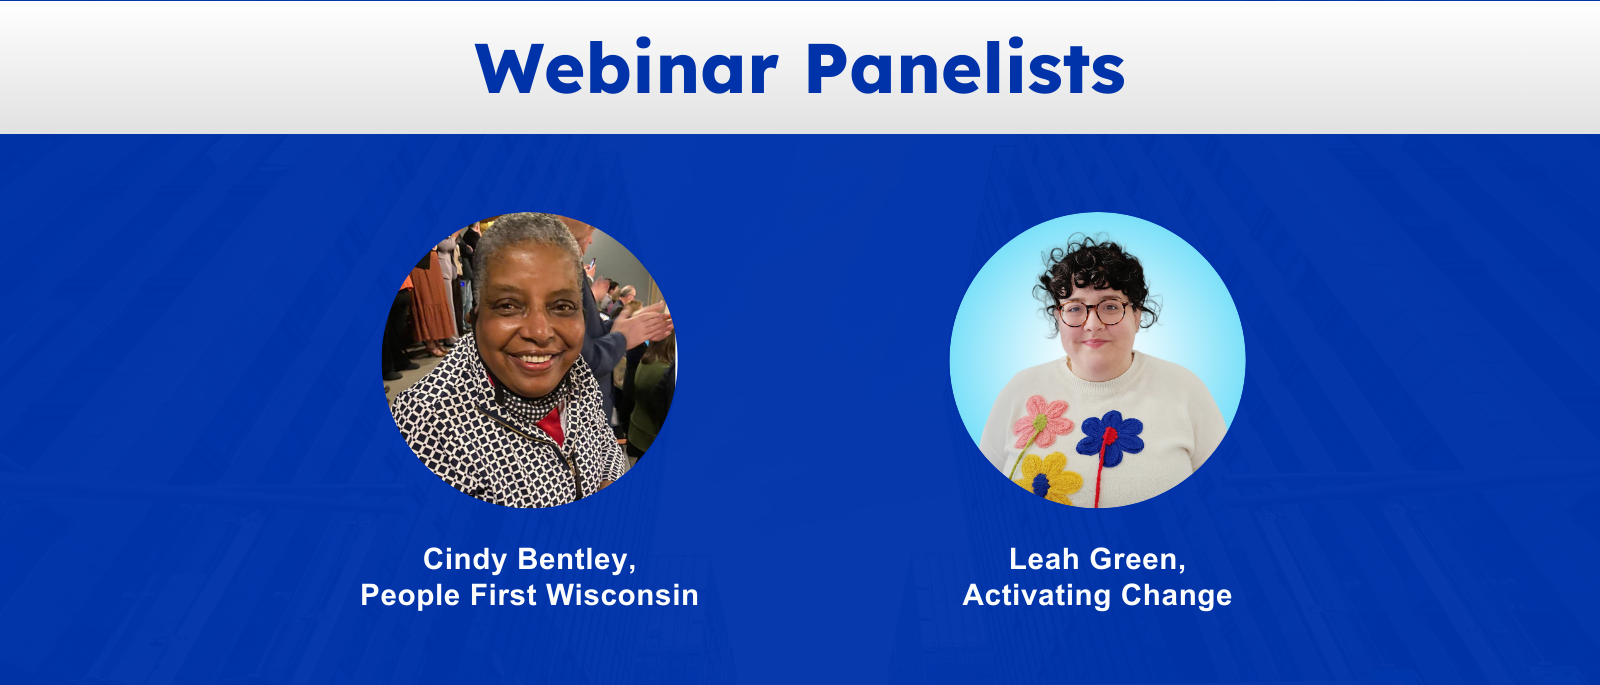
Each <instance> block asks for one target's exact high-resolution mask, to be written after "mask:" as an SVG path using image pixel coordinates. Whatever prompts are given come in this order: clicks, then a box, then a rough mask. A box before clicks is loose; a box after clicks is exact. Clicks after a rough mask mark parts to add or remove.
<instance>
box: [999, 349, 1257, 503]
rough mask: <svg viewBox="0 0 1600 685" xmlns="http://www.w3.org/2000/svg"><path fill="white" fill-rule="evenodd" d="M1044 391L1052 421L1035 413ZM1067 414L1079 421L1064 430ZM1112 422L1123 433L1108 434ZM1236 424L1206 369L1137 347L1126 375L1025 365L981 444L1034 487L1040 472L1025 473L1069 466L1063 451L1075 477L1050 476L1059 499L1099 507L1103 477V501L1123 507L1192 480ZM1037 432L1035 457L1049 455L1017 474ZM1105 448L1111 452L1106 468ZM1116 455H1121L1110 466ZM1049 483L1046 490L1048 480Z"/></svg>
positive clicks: (1060, 362) (1003, 394)
mask: <svg viewBox="0 0 1600 685" xmlns="http://www.w3.org/2000/svg"><path fill="white" fill-rule="evenodd" d="M1035 396H1038V397H1039V398H1041V399H1042V401H1041V400H1035V401H1034V407H1033V409H1040V408H1041V407H1046V409H1045V410H1044V411H1043V413H1044V414H1045V415H1046V416H1045V417H1044V418H1039V413H1036V412H1034V411H1030V408H1029V406H1028V405H1029V399H1030V398H1032V397H1035ZM1062 401H1064V402H1066V404H1067V407H1066V411H1064V412H1061V411H1058V410H1059V407H1060V405H1059V404H1052V403H1056V402H1062ZM1112 412H1117V413H1116V414H1112ZM1052 414H1053V415H1054V416H1052ZM1052 419H1054V420H1052ZM1061 419H1066V420H1069V421H1071V422H1072V427H1071V429H1070V430H1067V431H1066V432H1064V433H1059V434H1058V432H1059V431H1060V430H1063V429H1064V426H1063V424H1062V421H1061ZM1107 426H1110V428H1111V430H1113V431H1117V433H1111V432H1108V431H1107V430H1106V428H1107ZM1036 427H1043V428H1044V430H1045V431H1047V432H1050V435H1049V436H1048V437H1046V436H1045V435H1043V434H1039V435H1038V436H1037V437H1035V434H1036V433H1040V430H1039V429H1038V428H1036ZM1052 429H1054V430H1052ZM1227 430H1228V426H1227V424H1226V423H1225V422H1224V421H1223V419H1222V412H1221V410H1219V409H1217V403H1216V401H1215V400H1213V399H1211V392H1210V391H1209V390H1207V389H1206V386H1205V384H1204V383H1202V382H1201V381H1200V378H1199V377H1198V376H1195V375H1194V373H1192V372H1190V371H1189V370H1188V369H1185V368H1183V367H1182V366H1179V365H1177V364H1174V363H1172V362H1168V361H1162V360H1160V359H1157V358H1155V357H1152V356H1150V355H1148V354H1144V353H1142V352H1139V351H1137V350H1136V351H1134V354H1133V365H1132V366H1131V367H1129V368H1128V370H1127V372H1125V373H1123V374H1122V375H1121V376H1119V377H1117V378H1115V379H1112V380H1109V381H1105V382H1103V383H1092V382H1089V381H1086V380H1083V379H1081V378H1078V377H1077V376H1075V375H1073V374H1072V371H1071V370H1069V369H1068V368H1067V358H1066V357H1062V358H1060V359H1057V360H1055V361H1053V362H1050V363H1048V364H1040V365H1039V366H1035V367H1032V368H1028V369H1023V370H1022V371H1021V372H1019V373H1018V374H1017V375H1016V376H1015V377H1013V378H1012V379H1011V382H1010V383H1007V384H1006V387H1005V389H1003V390H1001V391H1000V397H999V398H997V399H996V400H995V403H994V408H993V409H991V410H990V411H989V422H988V423H987V424H985V425H984V427H983V438H982V440H980V441H979V444H978V448H979V449H980V450H982V451H983V454H984V456H985V457H988V458H989V462H990V463H992V464H994V466H995V468H997V469H1000V472H1001V473H1002V474H1005V475H1007V476H1009V477H1011V478H1013V479H1015V480H1019V481H1022V480H1026V481H1027V483H1026V484H1024V485H1023V487H1029V488H1030V489H1033V488H1031V486H1030V485H1029V484H1031V483H1033V482H1034V479H1035V478H1037V477H1038V476H1035V475H1031V474H1030V475H1027V476H1026V478H1025V473H1026V472H1027V471H1029V469H1028V468H1027V467H1028V466H1029V465H1030V464H1032V465H1033V466H1034V469H1033V471H1034V472H1037V471H1038V466H1040V465H1041V464H1042V465H1044V466H1045V467H1046V470H1049V468H1050V466H1051V465H1053V464H1059V463H1060V460H1059V458H1058V459H1050V458H1049V457H1050V455H1052V454H1054V453H1057V452H1059V453H1061V454H1062V455H1064V456H1065V457H1066V467H1065V471H1066V472H1069V475H1066V476H1065V477H1064V480H1063V477H1061V476H1060V475H1059V473H1058V474H1057V475H1056V477H1053V478H1049V479H1048V480H1050V481H1052V482H1054V483H1055V484H1056V487H1055V490H1056V492H1055V493H1053V494H1054V495H1055V496H1053V497H1050V499H1052V500H1056V501H1063V499H1064V498H1063V495H1065V498H1070V501H1071V503H1072V505H1073V506H1079V507H1092V506H1095V504H1094V503H1095V488H1096V479H1097V478H1098V479H1099V483H1098V486H1099V505H1100V506H1101V507H1102V508H1103V507H1120V506H1122V505H1125V504H1133V503H1135V502H1142V501H1144V500H1147V499H1150V498H1151V497H1155V496H1156V495H1159V494H1161V493H1163V492H1166V491H1167V490H1168V489H1170V488H1172V487H1173V486H1175V485H1177V484H1178V483H1180V482H1183V479H1185V478H1188V477H1189V474H1191V473H1194V472H1195V470H1197V469H1199V468H1200V465H1201V464H1204V463H1205V461H1206V458H1207V457H1210V456H1211V452H1212V451H1213V450H1215V449H1216V448H1217V445H1218V444H1220V443H1221V442H1222V435H1223V433H1225V432H1227ZM1030 437H1032V438H1033V444H1031V445H1029V446H1028V448H1027V454H1028V455H1038V456H1039V457H1040V460H1039V461H1038V462H1030V461H1024V462H1023V463H1022V464H1021V465H1019V466H1018V467H1017V468H1016V473H1015V475H1012V467H1013V465H1014V464H1017V461H1018V460H1019V459H1021V458H1022V457H1023V456H1024V455H1023V450H1022V449H1021V445H1020V443H1021V442H1023V441H1026V440H1028V439H1029V438H1030ZM1045 442H1049V443H1050V444H1048V445H1044V444H1043V443H1045ZM1140 443H1142V445H1141V444H1140ZM1102 447H1105V448H1106V450H1107V451H1108V452H1109V453H1110V454H1108V455H1107V459H1106V463H1107V466H1106V467H1105V468H1103V469H1102V468H1101V467H1100V461H1101V448H1102ZM1083 452H1089V453H1088V454H1084V453H1083ZM1117 452H1120V455H1118V454H1115V453H1117ZM1117 456H1120V458H1121V461H1120V462H1118V463H1116V464H1115V465H1114V466H1113V465H1111V464H1112V462H1113V461H1114V460H1115V457H1117ZM1070 473H1076V474H1077V475H1078V476H1079V477H1081V478H1082V486H1081V487H1080V488H1078V489H1076V490H1075V491H1072V492H1070V493H1064V492H1062V490H1063V489H1070V488H1071V484H1074V483H1076V482H1077V481H1076V480H1075V479H1073V478H1072V476H1071V475H1070ZM1040 485H1041V486H1043V487H1041V489H1045V488H1047V485H1046V484H1045V483H1044V481H1040ZM1037 491H1038V490H1036V492H1037ZM1041 496H1042V495H1041Z"/></svg>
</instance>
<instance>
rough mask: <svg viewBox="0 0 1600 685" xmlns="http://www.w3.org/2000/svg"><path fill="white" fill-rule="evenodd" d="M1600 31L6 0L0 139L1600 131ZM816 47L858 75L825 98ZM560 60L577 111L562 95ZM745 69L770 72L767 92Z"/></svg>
mask: <svg viewBox="0 0 1600 685" xmlns="http://www.w3.org/2000/svg"><path fill="white" fill-rule="evenodd" d="M1597 27H1600V5H1596V4H1591V3H1550V4H1544V3H1476V2H1469V3H1463V2H1447V3H1364V2H1363V3H1300V2H1295V3H1254V2H1248V3H1232V2H1229V3H1202V2H1172V3H1164V2H1132V3H1059V4H1038V3H1016V4H1009V3H1008V4H978V3H971V4H969V3H774V4H755V3H750V4H742V3H741V4H731V3H654V2H647V3H631V2H630V3H536V2H522V3H435V2H417V3H412V2H393V3H391V2H372V3H367V2H361V3H343V2H336V3H277V2H271V3H188V2H183V3H137V2H135V3H6V4H0V94H3V95H0V97H3V99H4V101H5V103H6V105H7V106H5V107H4V108H3V109H0V132H4V133H1596V132H1600V116H1597V115H1600V111H1597V107H1596V105H1597V90H1600V86H1597V85H1596V84H1597V83H1600V40H1596V39H1595V38H1594V35H1593V34H1594V32H1595V30H1596V28H1597ZM640 36H647V37H649V39H650V46H649V47H648V48H643V49H641V48H639V47H636V40H637V39H638V38H639V37H640ZM1013 36H1016V37H1018V38H1021V39H1022V41H1023V45H1022V47H1020V48H1015V49H1013V48H1011V47H1010V45H1009V43H1008V42H1009V41H1010V39H1011V38H1012V37H1013ZM590 41H602V42H603V47H604V54H606V55H614V56H616V57H618V58H620V59H619V60H617V61H625V62H626V64H627V65H629V67H630V72H631V73H630V80H629V82H628V84H627V86H626V88H624V89H623V90H622V92H620V93H616V94H610V93H604V92H601V93H593V92H590V73H591V71H592V69H591V65H590V62H591V55H590ZM988 41H998V52H996V53H994V57H993V58H991V56H990V54H989V52H988V51H989V50H990V49H991V48H989V47H988V46H987V42H988ZM479 43H483V44H486V45H487V46H488V48H489V52H490V53H491V55H492V64H494V65H498V64H499V63H500V62H501V60H502V55H503V53H504V51H505V50H515V51H516V53H517V55H518V58H519V59H522V60H526V59H527V58H528V53H529V46H530V44H540V45H543V48H542V54H541V61H540V62H539V63H538V70H537V71H536V72H535V73H534V75H533V78H532V79H531V80H530V81H528V83H530V84H531V86H530V88H529V92H527V93H521V92H518V86H517V84H516V83H515V82H514V79H513V78H512V76H511V75H507V76H506V77H505V79H504V82H503V84H502V86H503V87H502V88H501V91H500V92H498V93H490V92H489V88H488V85H487V83H486V78H485V75H484V73H483V69H482V65H481V64H480V59H479V55H478V51H477V49H476V48H475V46H476V45H477V44H479ZM813 43H816V44H829V45H834V46H837V48H838V49H839V50H840V51H842V52H843V53H844V55H845V57H846V59H845V63H844V64H841V65H840V66H842V67H844V68H843V69H842V70H841V71H840V73H839V74H838V75H837V76H832V77H828V78H822V79H821V81H820V83H821V91H822V92H820V93H810V92H808V85H809V79H808V62H809V61H808V55H809V53H810V49H809V46H810V44H813ZM1074 46H1078V47H1080V48H1081V52H1082V54H1083V55H1084V56H1085V57H1084V59H1085V60H1086V61H1092V60H1096V59H1097V58H1099V57H1102V56H1107V55H1111V56H1114V57H1115V58H1117V60H1116V61H1118V62H1120V64H1117V65H1115V66H1112V65H1111V64H1109V63H1099V64H1098V66H1099V67H1101V68H1103V69H1104V70H1106V71H1114V72H1116V73H1117V74H1118V75H1119V76H1120V78H1121V80H1122V83H1121V87H1120V88H1119V89H1117V90H1116V92H1112V93H1109V94H1107V93H1101V92H1096V91H1095V90H1094V89H1093V86H1094V85H1095V84H1100V85H1101V86H1102V87H1103V88H1104V87H1109V86H1110V85H1111V84H1110V81H1108V80H1106V79H1104V78H1097V76H1096V74H1097V72H1099V71H1100V69H1097V68H1096V65H1095V64H1089V65H1088V66H1083V67H1080V68H1079V69H1081V73H1082V91H1083V92H1078V93H1073V92H1070V77H1069V72H1070V71H1071V69H1070V68H1069V67H1068V66H1067V65H1065V64H1060V62H1064V61H1067V60H1066V58H1068V57H1069V56H1070V53H1071V51H1072V49H1073V47H1074ZM560 55H570V56H572V57H573V58H575V60H576V61H577V62H578V63H579V64H580V66H581V68H582V69H583V70H584V76H583V77H580V78H565V79H563V80H562V81H556V82H554V83H556V84H560V83H563V82H570V83H575V84H578V85H580V86H581V88H580V90H579V91H578V92H576V93H572V94H561V93H558V92H556V90H553V89H552V88H553V86H552V82H551V81H549V80H547V74H548V72H549V68H550V67H551V62H552V60H555V59H556V58H557V57H558V56H560ZM670 55H688V56H690V57H692V58H693V59H694V60H695V62H696V65H697V71H701V70H703V67H704V65H705V62H706V61H707V60H710V59H712V58H714V57H716V56H718V55H724V56H735V55H737V56H739V58H740V59H739V62H740V66H741V69H742V72H743V73H742V74H741V76H742V78H741V80H740V84H741V89H742V90H743V92H740V93H733V92H728V93H715V92H711V90H712V89H711V88H710V87H708V84H707V83H705V80H704V78H703V76H704V74H703V73H697V74H696V75H695V76H696V80H697V81H699V87H698V88H697V91H696V92H695V93H685V92H683V90H684V88H683V86H682V78H683V73H682V69H675V70H673V71H674V79H673V81H674V84H675V86H674V90H675V92H672V93H663V92H660V90H661V89H660V85H661V84H660V76H661V74H660V72H661V71H662V70H661V69H660V66H661V64H660V60H661V58H662V57H663V56H670ZM756 55H762V56H767V57H770V56H772V55H777V56H778V57H779V60H778V62H777V65H776V66H775V67H771V68H768V69H765V70H763V73H762V76H763V81H764V83H763V85H764V91H765V92H762V93H755V92H751V91H752V90H753V86H754V78H753V77H754V74H753V71H755V69H754V66H755V65H754V64H753V58H754V56H756ZM863 55H866V56H873V55H887V56H888V57H889V60H888V62H887V63H888V64H889V67H890V68H889V72H890V74H889V77H890V78H889V86H890V89H891V92H887V93H884V92H873V93H862V92H858V89H857V87H856V86H855V85H854V84H853V82H852V78H851V74H852V70H853V67H854V66H855V62H856V60H857V58H859V57H861V56H863ZM919 55H927V56H929V57H931V58H932V61H933V62H934V63H935V66H936V67H937V71H938V74H937V77H936V79H935V84H934V85H935V87H936V89H937V92H935V93H931V94H930V93H926V92H924V86H925V85H926V84H925V81H924V75H925V73H926V70H925V69H923V68H918V69H917V70H916V71H914V72H913V74H914V79H913V84H912V85H913V86H914V89H915V92H913V93H903V92H901V88H902V74H901V66H902V62H901V56H907V57H911V58H914V57H916V56H919ZM960 55H966V56H968V57H970V58H971V61H972V62H973V63H974V65H975V66H976V67H977V72H978V73H977V75H976V76H973V75H971V74H972V71H971V70H970V68H964V67H963V65H962V64H961V60H957V59H953V58H956V57H957V56H960ZM640 56H646V57H648V62H649V65H650V70H651V74H650V79H649V81H648V84H649V89H650V92H649V93H639V92H637V87H638V81H639V73H638V71H639V69H638V67H637V65H638V60H639V58H640ZM1013 56H1016V57H1019V58H1020V60H1019V63H1020V64H1021V65H1022V70H1021V71H1020V72H1019V75H1020V76H1021V78H1020V79H1019V81H1018V83H1019V84H1020V86H1021V90H1022V92H1020V93H1013V92H1010V90H1011V88H1012V87H1013V86H1012V81H1011V76H1010V74H1011V71H1010V69H1009V68H1010V66H1011V59H1010V58H1012V57H1013ZM1036 57H1043V58H1045V59H1047V60H1054V61H1056V62H1058V64H1057V65H1056V66H1054V67H1048V68H1046V69H1045V70H1046V71H1051V72H1052V73H1053V74H1055V75H1056V77H1057V78H1058V79H1059V84H1058V85H1057V87H1056V89H1055V90H1054V92H1049V93H1044V94H1041V93H1038V92H1033V91H1032V90H1029V88H1028V87H1029V86H1031V85H1040V87H1041V88H1043V87H1045V84H1044V82H1043V80H1042V79H1039V78H1036V77H1035V76H1034V74H1033V72H1031V71H1029V65H1030V63H1031V61H1032V60H1033V59H1034V58H1036ZM991 59H993V61H990V60H991ZM822 61H826V62H830V63H831V58H830V59H829V60H819V62H822ZM614 63H615V62H613V64H614ZM991 64H996V65H998V66H999V67H1000V69H999V70H998V73H999V75H1000V77H999V79H998V80H997V83H996V85H997V86H998V91H999V92H988V88H989V82H988V80H987V79H988V74H989V73H990V72H991V71H995V70H992V69H991V68H990V65H991ZM952 71H953V72H955V73H954V74H951V73H949V72H952ZM728 72H729V70H728V69H727V68H726V67H724V68H719V69H717V70H716V72H715V75H714V78H716V79H721V80H727V74H728ZM603 73H604V74H605V78H606V79H607V80H609V81H615V80H616V79H617V77H618V74H617V70H616V69H615V68H614V67H613V68H608V69H606V70H604V72H603ZM862 73H863V78H864V80H865V81H868V82H872V81H876V79H877V77H878V73H877V67H876V66H873V67H871V68H865V67H864V70H863V72H862ZM947 79H949V80H947ZM952 83H954V84H955V85H954V86H952V85H951V84H952ZM966 83H971V84H975V85H976V86H977V90H976V91H975V92H972V93H968V94H961V93H957V92H953V91H952V87H957V88H959V87H963V84H966Z"/></svg>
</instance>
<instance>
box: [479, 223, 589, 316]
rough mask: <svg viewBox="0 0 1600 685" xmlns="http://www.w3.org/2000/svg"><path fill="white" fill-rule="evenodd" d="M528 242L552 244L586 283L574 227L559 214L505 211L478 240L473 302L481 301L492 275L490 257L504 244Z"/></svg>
mask: <svg viewBox="0 0 1600 685" xmlns="http://www.w3.org/2000/svg"><path fill="white" fill-rule="evenodd" d="M529 243H532V244H535V245H549V246H551V247H555V248H557V249H559V250H561V251H562V252H563V253H564V254H566V255H567V258H568V259H570V260H571V262H572V272H573V274H574V275H575V276H576V277H577V279H578V287H579V288H582V287H583V285H584V283H583V280H584V279H583V250H581V249H579V248H578V240H577V239H576V238H573V237H572V231H569V230H567V225H566V224H564V223H562V222H561V219H560V217H557V216H556V215H554V214H537V213H534V212H521V213H518V214H506V215H504V216H501V217H500V218H498V219H495V220H494V225H493V226H492V227H490V229H489V231H488V232H486V233H484V234H483V238H481V239H479V240H478V249H477V251H476V252H474V253H473V255H472V268H473V272H474V273H476V274H477V276H478V277H477V280H475V281H473V283H472V300H473V301H474V302H480V301H481V300H480V298H481V297H482V296H483V282H484V281H485V280H487V278H488V275H489V260H490V259H493V258H494V256H495V254H496V253H498V252H499V251H500V250H502V249H504V248H507V247H511V246H513V245H525V244H529Z"/></svg>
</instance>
